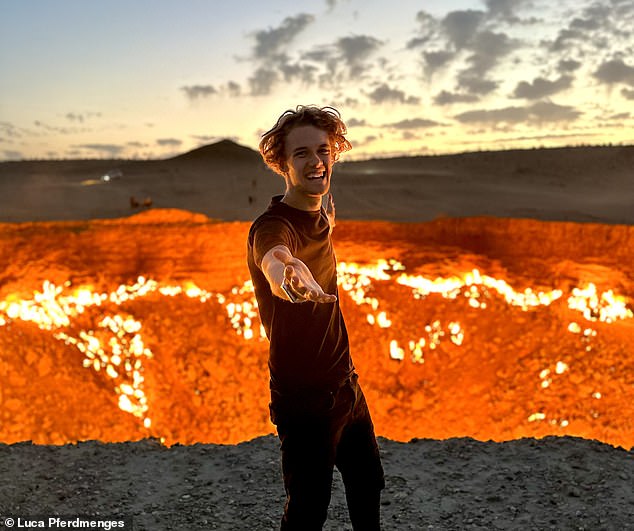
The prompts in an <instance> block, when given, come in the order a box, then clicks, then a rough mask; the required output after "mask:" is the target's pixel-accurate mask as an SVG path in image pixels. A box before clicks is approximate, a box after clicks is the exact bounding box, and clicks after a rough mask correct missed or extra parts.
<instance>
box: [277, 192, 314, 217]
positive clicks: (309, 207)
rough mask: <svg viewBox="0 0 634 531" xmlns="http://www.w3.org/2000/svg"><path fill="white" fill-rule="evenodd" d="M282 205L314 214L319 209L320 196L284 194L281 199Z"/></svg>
mask: <svg viewBox="0 0 634 531" xmlns="http://www.w3.org/2000/svg"><path fill="white" fill-rule="evenodd" d="M282 203H285V204H287V205H288V206H291V207H293V208H296V209H298V210H306V211H309V212H314V211H316V210H319V209H320V208H321V197H320V196H299V197H298V196H297V195H294V194H289V193H288V192H287V193H286V194H284V197H282Z"/></svg>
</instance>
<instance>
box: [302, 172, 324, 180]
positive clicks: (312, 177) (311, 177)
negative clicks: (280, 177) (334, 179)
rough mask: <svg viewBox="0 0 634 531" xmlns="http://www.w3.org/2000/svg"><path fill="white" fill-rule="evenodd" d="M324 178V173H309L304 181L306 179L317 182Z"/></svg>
mask: <svg viewBox="0 0 634 531" xmlns="http://www.w3.org/2000/svg"><path fill="white" fill-rule="evenodd" d="M325 177H326V171H325V170H324V171H322V172H321V173H311V174H310V175H307V176H306V179H308V180H309V181H318V180H321V179H324V178H325Z"/></svg>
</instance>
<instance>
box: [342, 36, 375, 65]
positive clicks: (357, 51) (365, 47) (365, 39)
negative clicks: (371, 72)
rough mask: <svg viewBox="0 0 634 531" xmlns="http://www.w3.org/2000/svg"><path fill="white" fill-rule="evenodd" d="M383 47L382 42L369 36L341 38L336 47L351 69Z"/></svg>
mask: <svg viewBox="0 0 634 531" xmlns="http://www.w3.org/2000/svg"><path fill="white" fill-rule="evenodd" d="M382 45H383V42H382V41H380V40H378V39H375V38H374V37H370V36H369V35H356V36H354V37H341V38H340V39H337V41H336V43H335V46H336V47H337V49H338V50H339V52H340V54H341V58H342V59H343V60H344V61H345V62H346V63H347V64H348V65H349V66H351V67H354V66H356V65H358V64H359V63H360V62H362V61H364V60H365V59H367V58H368V57H369V56H370V54H372V52H374V51H375V50H377V49H378V48H379V47H380V46H382Z"/></svg>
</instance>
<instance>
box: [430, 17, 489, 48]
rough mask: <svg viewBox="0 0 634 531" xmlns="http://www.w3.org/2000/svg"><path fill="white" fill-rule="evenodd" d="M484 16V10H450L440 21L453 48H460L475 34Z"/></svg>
mask: <svg viewBox="0 0 634 531" xmlns="http://www.w3.org/2000/svg"><path fill="white" fill-rule="evenodd" d="M484 16H485V13H484V11H474V10H468V11H451V12H450V13H448V14H447V15H446V16H445V18H444V19H443V20H442V21H441V26H442V28H443V30H444V31H445V33H446V35H447V36H448V37H449V40H450V41H451V43H452V44H453V46H454V47H455V49H457V50H461V49H463V48H465V47H466V46H467V45H468V44H469V43H470V42H471V40H472V39H473V37H474V36H475V35H476V32H477V30H478V28H479V27H480V25H481V24H482V22H483V20H484Z"/></svg>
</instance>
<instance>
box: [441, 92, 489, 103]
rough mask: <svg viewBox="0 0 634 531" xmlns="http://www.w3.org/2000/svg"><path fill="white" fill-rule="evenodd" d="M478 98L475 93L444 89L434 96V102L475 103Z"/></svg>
mask: <svg viewBox="0 0 634 531" xmlns="http://www.w3.org/2000/svg"><path fill="white" fill-rule="evenodd" d="M478 99H479V98H478V97H477V96H476V95H474V94H460V93H456V92H447V91H446V90H443V91H441V92H440V93H439V94H437V95H436V96H435V97H434V103H435V104H436V105H451V104H453V103H473V102H476V101H478Z"/></svg>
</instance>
